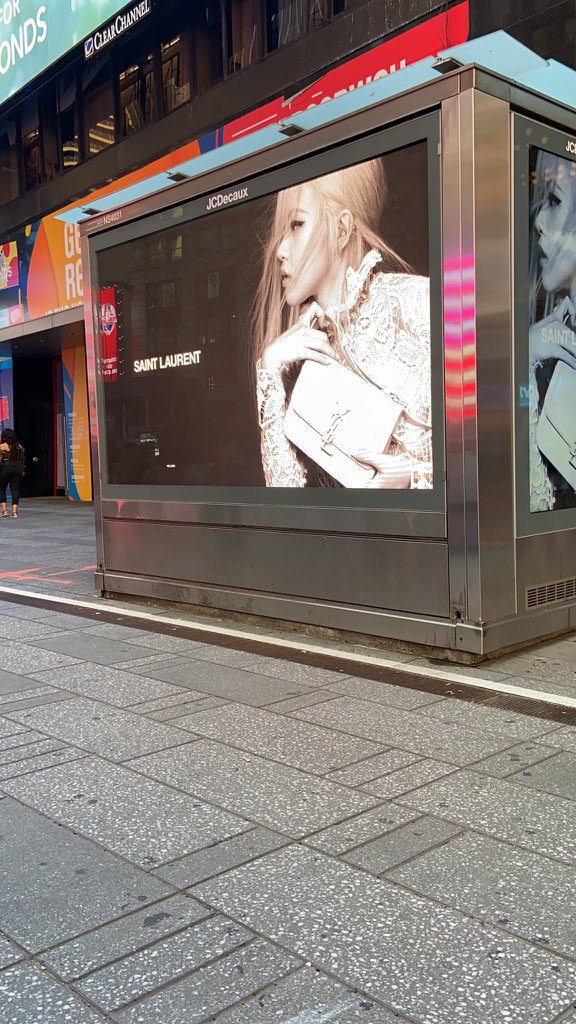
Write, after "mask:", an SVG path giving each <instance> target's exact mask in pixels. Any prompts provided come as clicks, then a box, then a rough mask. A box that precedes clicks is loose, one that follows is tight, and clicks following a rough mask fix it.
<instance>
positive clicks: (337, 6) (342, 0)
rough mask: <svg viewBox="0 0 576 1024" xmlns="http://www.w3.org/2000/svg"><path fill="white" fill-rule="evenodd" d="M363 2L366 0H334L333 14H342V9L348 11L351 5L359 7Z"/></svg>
mask: <svg viewBox="0 0 576 1024" xmlns="http://www.w3.org/2000/svg"><path fill="white" fill-rule="evenodd" d="M365 3H366V0H334V14H342V12H343V11H349V10H350V8H351V7H360V5H361V4H365Z"/></svg>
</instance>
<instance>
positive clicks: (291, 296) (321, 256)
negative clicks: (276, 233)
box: [276, 187, 335, 306]
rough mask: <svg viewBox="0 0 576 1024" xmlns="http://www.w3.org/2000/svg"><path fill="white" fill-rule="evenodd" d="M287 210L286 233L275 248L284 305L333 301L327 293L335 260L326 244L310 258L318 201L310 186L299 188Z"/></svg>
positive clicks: (315, 238)
mask: <svg viewBox="0 0 576 1024" xmlns="http://www.w3.org/2000/svg"><path fill="white" fill-rule="evenodd" d="M295 202H296V203H297V205H295V206H294V207H293V208H292V209H290V211H289V216H288V224H287V228H286V233H285V235H284V237H283V239H282V241H281V242H280V245H279V246H278V249H277V250H276V256H277V259H278V261H279V264H280V274H281V276H282V288H283V290H284V298H285V301H286V304H287V305H288V306H299V305H301V304H302V303H304V302H306V301H307V300H308V299H316V300H317V301H318V302H319V303H320V304H321V305H322V306H328V305H330V304H331V301H334V296H332V295H331V291H332V282H333V279H334V278H335V260H334V259H333V258H331V256H330V253H329V252H328V245H324V246H320V247H317V251H316V253H315V254H314V256H313V258H311V243H312V242H317V241H318V231H319V230H323V225H321V224H320V217H319V210H318V201H317V199H316V197H315V195H314V193H313V191H312V189H311V188H307V187H305V188H304V189H302V190H301V191H300V193H299V195H298V198H297V199H295Z"/></svg>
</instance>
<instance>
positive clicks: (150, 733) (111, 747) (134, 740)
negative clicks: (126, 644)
mask: <svg viewBox="0 0 576 1024" xmlns="http://www.w3.org/2000/svg"><path fill="white" fill-rule="evenodd" d="M11 717H12V718H13V720H14V721H16V722H19V723H20V724H21V725H25V726H27V727H28V728H33V729H38V730H39V731H40V732H44V733H46V734H47V735H48V736H56V737H57V738H58V739H60V740H63V741H64V742H70V743H75V744H76V745H77V746H79V747H82V748H83V749H84V750H88V751H90V752H91V753H93V754H100V755H101V756H102V757H105V758H107V759H109V760H112V761H124V760H126V759H127V758H130V757H138V756H140V755H142V754H149V753H151V752H152V751H154V750H162V749H164V748H165V747H172V746H174V745H175V744H178V743H186V742H189V741H190V735H189V733H188V732H185V731H184V730H180V729H175V728H173V727H172V726H168V725H164V724H163V723H162V722H150V721H146V720H144V719H142V717H141V716H140V715H134V714H132V712H130V711H125V710H121V709H119V708H111V707H109V706H108V705H106V704H102V703H100V702H99V701H93V700H88V699H87V698H85V697H74V698H72V699H71V700H67V701H65V702H64V704H52V705H50V706H49V707H41V708H31V709H28V710H26V711H13V712H11Z"/></svg>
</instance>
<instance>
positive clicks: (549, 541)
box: [516, 530, 576, 612]
mask: <svg viewBox="0 0 576 1024" xmlns="http://www.w3.org/2000/svg"><path fill="white" fill-rule="evenodd" d="M516 552H517V570H516V571H517V586H518V608H519V610H520V611H521V612H522V611H524V609H525V593H526V588H527V587H533V586H541V585H542V584H544V583H548V582H550V581H552V580H557V579H565V578H566V577H569V576H576V539H575V537H574V531H573V530H562V531H561V532H559V533H540V534H538V535H537V536H534V537H520V538H519V539H518V541H517V545H516Z"/></svg>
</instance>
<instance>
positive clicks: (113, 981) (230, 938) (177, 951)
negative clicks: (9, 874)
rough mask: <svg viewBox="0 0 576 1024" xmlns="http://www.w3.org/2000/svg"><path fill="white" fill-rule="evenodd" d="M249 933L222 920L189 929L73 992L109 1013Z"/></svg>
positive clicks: (82, 983)
mask: <svg viewBox="0 0 576 1024" xmlns="http://www.w3.org/2000/svg"><path fill="white" fill-rule="evenodd" d="M252 938H254V935H253V933H252V932H250V931H248V929H246V928H242V927H241V926H240V925H238V924H235V923H234V922H233V921H229V920H226V919H225V918H223V917H219V916H217V917H213V918H210V919H209V920H207V921H201V922H200V923H198V924H194V925H190V926H189V927H188V928H185V929H184V930H183V931H181V932H179V933H178V934H177V935H171V936H169V937H168V938H164V939H161V940H160V941H158V942H156V943H155V944H154V945H153V946H149V947H148V948H147V949H142V950H139V951H138V952H135V953H129V955H128V956H127V957H124V958H123V959H122V960H120V961H118V962H117V963H115V964H112V965H111V966H110V967H104V968H102V970H99V971H96V972H95V973H94V974H91V975H90V976H89V977H88V978H85V979H84V980H81V981H78V982H76V984H75V986H74V987H75V988H76V990H77V991H78V992H81V993H82V995H84V996H86V998H87V999H89V1000H90V1002H92V1003H95V1005H96V1006H98V1007H100V1009H102V1010H104V1011H106V1012H108V1013H110V1012H111V1011H112V1010H117V1009H119V1008H120V1007H122V1006H127V1005H128V1004H129V1003H132V1002H134V1001H135V1000H136V999H141V998H142V997H143V996H146V995H149V994H150V993H151V992H154V991H155V990H156V989H158V988H161V987H162V986H164V985H166V984H168V983H169V982H173V981H175V980H176V979H177V978H180V977H182V976H183V975H186V974H190V973H191V972H192V971H194V970H197V969H198V968H199V967H202V966H203V965H204V964H207V963H210V961H212V960H217V959H218V958H219V957H221V956H223V955H224V954H225V953H229V952H230V951H231V950H233V949H236V948H238V947H240V946H243V945H245V944H246V943H247V942H248V941H249V940H250V939H252Z"/></svg>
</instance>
